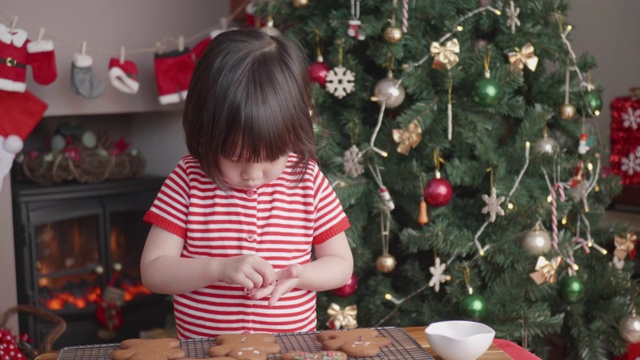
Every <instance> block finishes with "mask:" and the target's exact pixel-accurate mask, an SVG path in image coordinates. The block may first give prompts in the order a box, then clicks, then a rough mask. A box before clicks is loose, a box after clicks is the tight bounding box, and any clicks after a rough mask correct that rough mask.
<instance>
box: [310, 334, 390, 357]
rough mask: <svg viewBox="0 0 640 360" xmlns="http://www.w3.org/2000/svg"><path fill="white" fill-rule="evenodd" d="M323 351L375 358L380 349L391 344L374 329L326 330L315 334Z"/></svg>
mask: <svg viewBox="0 0 640 360" xmlns="http://www.w3.org/2000/svg"><path fill="white" fill-rule="evenodd" d="M317 338H318V340H319V341H320V342H321V343H322V348H323V349H325V350H339V351H344V352H345V353H347V355H348V356H355V357H366V356H376V355H378V353H379V352H380V347H382V346H386V345H389V344H391V339H388V338H386V337H383V336H381V335H380V333H378V331H377V330H375V329H353V330H342V331H341V330H326V331H321V332H319V333H318V334H317Z"/></svg>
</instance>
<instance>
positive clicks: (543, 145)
mask: <svg viewBox="0 0 640 360" xmlns="http://www.w3.org/2000/svg"><path fill="white" fill-rule="evenodd" d="M559 148H560V145H558V142H557V141H555V140H554V139H553V138H551V137H549V136H548V135H547V134H546V133H545V134H544V135H543V136H542V138H541V139H540V140H538V141H536V143H535V145H534V149H535V150H536V153H538V154H541V155H553V154H555V153H556V152H557V151H558V149H559Z"/></svg>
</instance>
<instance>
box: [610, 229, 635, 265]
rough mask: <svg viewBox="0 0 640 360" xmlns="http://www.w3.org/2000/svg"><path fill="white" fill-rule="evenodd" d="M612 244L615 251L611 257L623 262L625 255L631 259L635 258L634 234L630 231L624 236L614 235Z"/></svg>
mask: <svg viewBox="0 0 640 360" xmlns="http://www.w3.org/2000/svg"><path fill="white" fill-rule="evenodd" d="M613 239H614V240H613V241H614V244H615V245H616V249H615V250H614V251H613V256H615V257H617V258H618V259H620V260H624V259H625V258H626V257H627V254H628V255H629V257H630V258H631V259H633V258H635V257H636V242H637V241H638V239H637V238H636V234H635V233H634V232H633V231H632V232H630V233H628V234H626V235H616V236H615V237H614V238H613Z"/></svg>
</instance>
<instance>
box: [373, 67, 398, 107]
mask: <svg viewBox="0 0 640 360" xmlns="http://www.w3.org/2000/svg"><path fill="white" fill-rule="evenodd" d="M373 94H374V96H373V97H372V98H371V100H373V101H377V102H378V104H380V105H382V103H383V102H384V103H385V107H387V108H389V109H393V108H396V107H398V106H400V104H402V102H403V101H404V95H405V90H404V86H402V84H401V83H400V81H399V80H397V79H394V78H393V74H391V72H389V73H388V74H387V77H386V78H384V79H382V80H380V81H378V83H377V84H376V87H375V89H374V90H373Z"/></svg>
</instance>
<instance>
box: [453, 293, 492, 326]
mask: <svg viewBox="0 0 640 360" xmlns="http://www.w3.org/2000/svg"><path fill="white" fill-rule="evenodd" d="M460 306H461V308H462V312H463V313H464V315H465V316H466V317H467V318H470V319H473V320H475V321H480V320H481V319H482V318H483V317H484V315H485V313H486V312H487V303H486V301H485V300H484V297H482V295H480V294H471V295H469V296H467V297H465V298H464V299H462V303H461V304H460Z"/></svg>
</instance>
